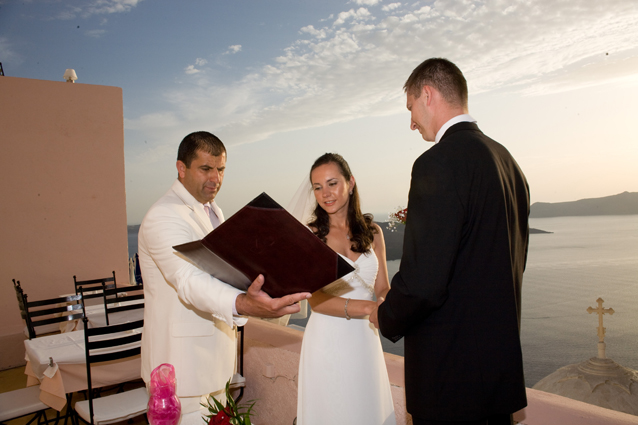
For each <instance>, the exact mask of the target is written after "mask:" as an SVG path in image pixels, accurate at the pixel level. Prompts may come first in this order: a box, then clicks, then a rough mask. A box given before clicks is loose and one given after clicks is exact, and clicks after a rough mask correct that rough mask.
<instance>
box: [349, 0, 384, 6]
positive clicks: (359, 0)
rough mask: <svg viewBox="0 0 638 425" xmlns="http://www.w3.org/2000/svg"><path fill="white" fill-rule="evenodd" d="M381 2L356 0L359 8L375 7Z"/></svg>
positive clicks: (378, 0) (379, 0)
mask: <svg viewBox="0 0 638 425" xmlns="http://www.w3.org/2000/svg"><path fill="white" fill-rule="evenodd" d="M380 2H381V0H354V3H356V4H358V5H359V6H374V5H376V4H378V3H380Z"/></svg>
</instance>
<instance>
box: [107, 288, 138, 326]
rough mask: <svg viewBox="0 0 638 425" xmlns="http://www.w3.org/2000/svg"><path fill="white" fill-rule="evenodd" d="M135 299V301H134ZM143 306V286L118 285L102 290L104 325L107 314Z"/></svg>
mask: <svg viewBox="0 0 638 425" xmlns="http://www.w3.org/2000/svg"><path fill="white" fill-rule="evenodd" d="M135 301H137V302H135ZM138 308H144V286H143V285H136V286H120V287H116V288H112V289H107V290H105V291H104V314H105V315H106V325H107V326H108V325H109V324H110V323H109V314H113V313H118V312H122V311H130V310H136V309H138Z"/></svg>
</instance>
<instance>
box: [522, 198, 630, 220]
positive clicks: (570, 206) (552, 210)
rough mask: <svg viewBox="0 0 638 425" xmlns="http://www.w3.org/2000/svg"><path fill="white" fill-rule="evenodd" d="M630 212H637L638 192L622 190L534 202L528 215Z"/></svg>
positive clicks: (581, 214) (551, 215)
mask: <svg viewBox="0 0 638 425" xmlns="http://www.w3.org/2000/svg"><path fill="white" fill-rule="evenodd" d="M632 214H638V192H623V193H619V194H618V195H612V196H605V197H602V198H590V199H581V200H578V201H571V202H555V203H549V202H534V203H533V204H532V206H531V208H530V215H529V216H530V217H531V218H544V217H565V216H587V215H632Z"/></svg>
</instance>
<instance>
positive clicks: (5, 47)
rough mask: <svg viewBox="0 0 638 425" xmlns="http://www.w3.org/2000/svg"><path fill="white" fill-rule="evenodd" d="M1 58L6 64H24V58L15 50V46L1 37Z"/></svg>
mask: <svg viewBox="0 0 638 425" xmlns="http://www.w3.org/2000/svg"><path fill="white" fill-rule="evenodd" d="M0 58H2V60H3V61H4V62H5V66H6V63H7V62H9V61H14V62H19V63H22V58H21V57H20V56H19V55H18V54H17V53H16V52H15V51H14V50H13V46H12V45H11V43H10V42H9V39H7V38H6V37H0Z"/></svg>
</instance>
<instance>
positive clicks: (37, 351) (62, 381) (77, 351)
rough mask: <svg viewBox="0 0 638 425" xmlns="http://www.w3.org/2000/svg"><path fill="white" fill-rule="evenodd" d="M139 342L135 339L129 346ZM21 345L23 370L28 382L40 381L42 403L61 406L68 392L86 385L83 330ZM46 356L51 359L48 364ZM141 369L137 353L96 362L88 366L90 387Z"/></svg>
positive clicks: (130, 376)
mask: <svg viewBox="0 0 638 425" xmlns="http://www.w3.org/2000/svg"><path fill="white" fill-rule="evenodd" d="M134 311H135V310H134ZM140 311H141V310H140ZM136 331H137V332H139V331H141V330H136ZM139 345H140V343H139V342H138V343H135V344H131V345H130V346H139ZM24 346H25V348H26V356H25V357H26V360H27V367H26V370H25V373H26V374H27V375H29V379H28V382H27V385H28V386H31V385H38V384H39V385H40V389H41V393H40V400H41V401H42V402H43V403H45V404H47V405H48V406H51V407H53V408H54V409H57V410H61V409H62V408H63V407H64V405H65V404H66V394H67V393H72V392H75V391H81V390H85V389H87V388H88V383H87V379H86V356H85V349H84V331H82V330H80V331H74V332H67V333H61V334H56V335H50V336H44V337H40V338H35V339H31V340H27V341H25V342H24ZM123 347H126V348H128V347H129V346H123ZM49 358H51V359H52V362H51V365H50V360H49ZM140 369H141V362H140V357H139V356H135V357H131V358H128V359H123V360H115V361H111V362H104V363H98V364H95V365H93V366H92V367H91V375H92V378H93V387H95V388H97V387H103V386H107V385H113V384H119V383H122V382H126V381H131V380H135V379H137V378H139V377H140Z"/></svg>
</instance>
